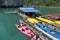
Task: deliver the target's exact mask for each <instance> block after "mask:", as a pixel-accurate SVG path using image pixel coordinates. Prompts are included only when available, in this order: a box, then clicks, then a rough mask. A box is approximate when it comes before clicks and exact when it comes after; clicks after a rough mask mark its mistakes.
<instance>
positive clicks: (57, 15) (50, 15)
mask: <svg viewBox="0 0 60 40" xmlns="http://www.w3.org/2000/svg"><path fill="white" fill-rule="evenodd" d="M45 18H48V19H53V20H57V19H60V14H48V15H45Z"/></svg>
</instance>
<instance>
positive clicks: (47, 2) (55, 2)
mask: <svg viewBox="0 0 60 40" xmlns="http://www.w3.org/2000/svg"><path fill="white" fill-rule="evenodd" d="M24 2H25V4H28V5H29V4H30V5H37V6H38V5H44V6H60V0H24Z"/></svg>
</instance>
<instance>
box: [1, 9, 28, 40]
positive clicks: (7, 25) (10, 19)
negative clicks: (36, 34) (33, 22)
mask: <svg viewBox="0 0 60 40" xmlns="http://www.w3.org/2000/svg"><path fill="white" fill-rule="evenodd" d="M10 10H11V9H1V10H0V40H29V38H28V37H27V36H25V35H23V34H22V33H21V32H19V30H17V29H16V27H15V24H16V23H18V24H19V19H21V18H20V16H19V15H18V14H5V13H4V12H5V11H10Z"/></svg>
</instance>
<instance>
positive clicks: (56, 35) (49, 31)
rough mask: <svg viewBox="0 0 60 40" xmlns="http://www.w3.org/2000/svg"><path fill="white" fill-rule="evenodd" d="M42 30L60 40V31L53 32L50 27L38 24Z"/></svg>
mask: <svg viewBox="0 0 60 40" xmlns="http://www.w3.org/2000/svg"><path fill="white" fill-rule="evenodd" d="M36 25H37V26H38V27H39V28H40V29H42V30H43V31H45V32H46V33H48V34H50V35H51V36H53V37H55V38H56V39H58V40H60V34H59V33H57V32H60V30H56V31H55V30H53V29H52V28H50V26H47V27H44V26H45V25H44V24H36Z"/></svg>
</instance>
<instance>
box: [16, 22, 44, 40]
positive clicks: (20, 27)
mask: <svg viewBox="0 0 60 40" xmlns="http://www.w3.org/2000/svg"><path fill="white" fill-rule="evenodd" d="M16 28H17V29H18V30H19V31H21V32H22V33H23V34H25V35H26V36H28V37H29V38H31V40H44V38H39V35H38V37H37V35H36V34H35V33H33V31H32V30H30V29H29V28H27V27H26V24H23V23H22V24H20V25H18V24H16Z"/></svg>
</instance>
